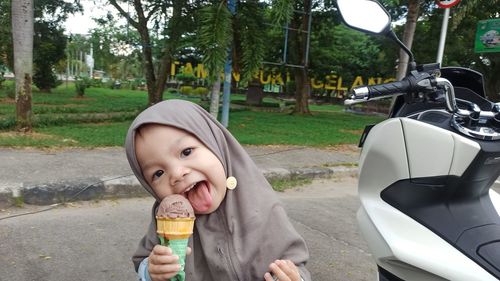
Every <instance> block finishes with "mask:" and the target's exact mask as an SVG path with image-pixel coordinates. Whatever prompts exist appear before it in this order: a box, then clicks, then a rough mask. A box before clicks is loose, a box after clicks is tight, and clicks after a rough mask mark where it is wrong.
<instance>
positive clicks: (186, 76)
mask: <svg viewBox="0 0 500 281" xmlns="http://www.w3.org/2000/svg"><path fill="white" fill-rule="evenodd" d="M175 79H176V80H177V81H180V82H182V84H187V85H191V84H192V83H193V82H194V81H196V79H197V78H196V76H194V75H193V74H190V73H183V72H181V73H178V74H176V75H175Z"/></svg>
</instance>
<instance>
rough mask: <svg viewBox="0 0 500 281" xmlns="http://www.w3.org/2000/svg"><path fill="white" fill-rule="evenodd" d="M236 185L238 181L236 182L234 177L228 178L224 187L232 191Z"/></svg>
mask: <svg viewBox="0 0 500 281" xmlns="http://www.w3.org/2000/svg"><path fill="white" fill-rule="evenodd" d="M236 185H238V181H237V180H236V178H235V177H228V178H227V180H226V187H227V189H229V190H233V189H235V188H236Z"/></svg>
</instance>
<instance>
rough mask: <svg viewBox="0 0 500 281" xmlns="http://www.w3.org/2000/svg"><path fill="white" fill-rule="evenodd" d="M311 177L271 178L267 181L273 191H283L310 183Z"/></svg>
mask: <svg viewBox="0 0 500 281" xmlns="http://www.w3.org/2000/svg"><path fill="white" fill-rule="evenodd" d="M311 182H312V179H273V180H271V181H269V183H270V184H271V186H272V187H273V189H274V190H275V191H278V192H283V191H285V190H287V189H290V188H294V187H298V186H302V185H306V184H310V183H311Z"/></svg>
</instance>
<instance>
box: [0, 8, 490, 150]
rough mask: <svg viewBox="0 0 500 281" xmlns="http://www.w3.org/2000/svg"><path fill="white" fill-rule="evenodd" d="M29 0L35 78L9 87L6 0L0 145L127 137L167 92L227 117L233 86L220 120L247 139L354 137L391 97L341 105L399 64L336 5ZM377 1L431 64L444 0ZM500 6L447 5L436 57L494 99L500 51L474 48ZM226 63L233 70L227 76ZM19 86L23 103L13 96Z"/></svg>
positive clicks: (109, 141)
mask: <svg viewBox="0 0 500 281" xmlns="http://www.w3.org/2000/svg"><path fill="white" fill-rule="evenodd" d="M23 2H34V16H33V18H32V20H33V22H34V23H33V26H34V30H33V34H32V35H33V36H32V37H33V48H32V49H31V50H32V54H31V55H32V59H33V60H32V62H33V68H32V79H31V80H30V82H31V81H32V85H30V87H18V88H16V86H15V83H14V80H13V78H14V77H13V76H14V75H13V74H12V70H13V69H14V51H15V50H14V48H13V41H12V35H13V34H14V33H15V31H14V30H13V28H12V26H13V25H12V23H13V22H14V21H15V20H16V19H17V18H16V17H12V16H11V11H13V10H12V8H13V7H12V6H11V1H9V0H0V23H1V24H0V69H1V70H0V74H1V75H0V131H1V132H0V146H14V147H19V146H35V147H65V146H77V147H80V146H83V147H96V146H121V145H122V144H123V138H124V135H125V132H126V129H127V127H128V125H129V124H130V122H131V121H132V120H133V118H134V117H135V116H136V115H137V114H138V113H139V112H140V111H141V110H143V109H144V108H146V107H147V106H149V105H151V104H154V103H156V102H159V101H161V100H163V99H170V98H181V99H188V100H192V101H194V102H197V103H199V104H201V105H202V106H204V107H205V108H207V110H209V111H210V112H211V113H212V114H214V115H216V116H218V118H219V119H221V118H224V116H222V117H221V114H220V109H221V107H220V104H221V102H222V97H221V95H222V92H223V89H227V91H229V92H230V93H232V94H231V95H230V104H231V106H230V118H229V123H227V124H226V125H227V126H228V128H229V130H230V131H231V132H232V133H233V134H235V136H236V137H237V138H238V140H239V141H240V142H242V143H243V144H292V145H310V146H332V145H338V144H353V143H356V142H357V140H358V138H359V136H360V135H361V132H362V130H363V128H364V126H365V125H366V124H369V123H375V122H379V121H381V120H383V118H384V114H386V113H387V107H388V105H389V102H388V101H385V102H381V103H377V104H376V105H372V106H367V105H365V106H360V107H357V108H348V109H347V110H346V108H344V107H343V105H342V100H343V99H344V98H345V95H346V93H347V92H348V91H349V89H350V88H352V87H353V86H359V85H363V84H375V83H382V82H387V81H391V80H394V79H399V78H401V71H403V67H401V63H402V62H404V60H405V58H404V56H402V55H400V52H399V49H398V48H399V47H398V46H397V45H396V44H395V43H394V42H392V41H390V40H388V39H387V38H384V37H382V36H370V35H366V34H362V33H360V32H358V31H355V30H352V29H348V28H346V27H345V26H344V25H342V24H341V19H340V16H339V14H338V13H337V11H336V8H335V6H334V4H335V2H334V1H310V0H305V1H285V0H275V1H232V0H230V1H181V0H172V1H159V0H158V1H156V0H149V1H140V0H135V1H118V0H109V1H104V0H102V1H99V0H96V1H93V0H81V1H78V0H74V1H69V0H39V1H26V0H23ZM89 3H90V4H91V5H92V6H93V8H94V9H103V10H108V11H109V12H108V13H107V14H105V15H102V13H101V14H100V15H98V16H96V17H95V18H93V20H94V21H95V27H93V28H91V29H90V30H89V31H88V33H86V34H73V33H70V32H68V31H67V30H65V26H64V23H65V21H66V20H67V18H68V17H73V16H74V15H76V14H79V13H81V12H82V11H83V6H84V5H83V4H86V5H88V4H89ZM381 3H382V4H383V5H384V6H385V7H386V8H387V9H388V11H389V13H390V15H391V17H392V19H393V21H394V22H395V24H394V26H393V28H394V29H395V31H396V33H397V34H398V35H399V36H400V38H402V40H403V42H405V43H407V44H408V45H409V46H411V49H412V51H413V52H414V54H415V57H416V59H417V62H418V63H429V62H434V61H435V60H436V53H437V49H438V47H437V46H438V43H439V34H440V32H441V25H442V20H443V9H440V8H439V7H438V6H437V5H436V2H435V1H429V0H425V1H415V0H410V1H398V0H384V1H381ZM499 5H500V4H499V1H498V0H493V1H485V0H482V1H481V0H475V1H462V2H460V3H459V4H458V5H457V6H454V7H452V8H451V10H450V25H449V27H448V36H447V40H446V45H445V52H444V56H443V61H442V65H443V66H463V67H470V68H472V69H475V70H477V71H480V72H482V73H483V74H484V75H485V82H486V84H485V88H486V92H487V95H488V97H489V98H490V99H492V100H494V101H498V100H500V95H499V93H500V82H499V81H500V79H498V77H500V55H499V53H494V52H482V53H476V52H475V49H474V43H475V36H476V28H477V25H478V22H479V21H482V20H488V19H496V20H498V18H499V12H498V6H499ZM82 24H84V23H82ZM24 36H29V34H24ZM228 50H230V51H229V52H228ZM227 58H230V59H231V60H232V65H231V69H230V71H229V72H228V71H227V70H226V73H231V77H232V79H231V83H228V84H229V85H224V81H227V79H224V77H225V76H224V75H223V73H224V67H225V66H226V61H227ZM20 88H21V89H24V90H23V91H24V92H23V93H24V94H26V95H29V104H28V105H29V107H26V106H24V107H23V106H20V105H19V103H20V101H22V100H23V99H20V98H19V95H20V94H22V93H21V92H19V91H20ZM16 96H17V98H16ZM24 100H27V99H24ZM358 113H363V114H358ZM367 113H368V114H367ZM23 114H24V115H23ZM222 121H223V123H224V120H222ZM226 121H227V120H226Z"/></svg>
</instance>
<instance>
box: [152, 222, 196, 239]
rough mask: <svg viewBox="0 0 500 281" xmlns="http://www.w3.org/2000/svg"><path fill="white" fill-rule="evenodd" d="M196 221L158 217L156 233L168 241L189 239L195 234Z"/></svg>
mask: <svg viewBox="0 0 500 281" xmlns="http://www.w3.org/2000/svg"><path fill="white" fill-rule="evenodd" d="M194 219H195V218H164V217H156V233H157V234H158V235H160V236H163V237H165V238H167V239H168V240H177V239H186V238H189V237H190V236H191V235H192V234H193V227H194Z"/></svg>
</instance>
